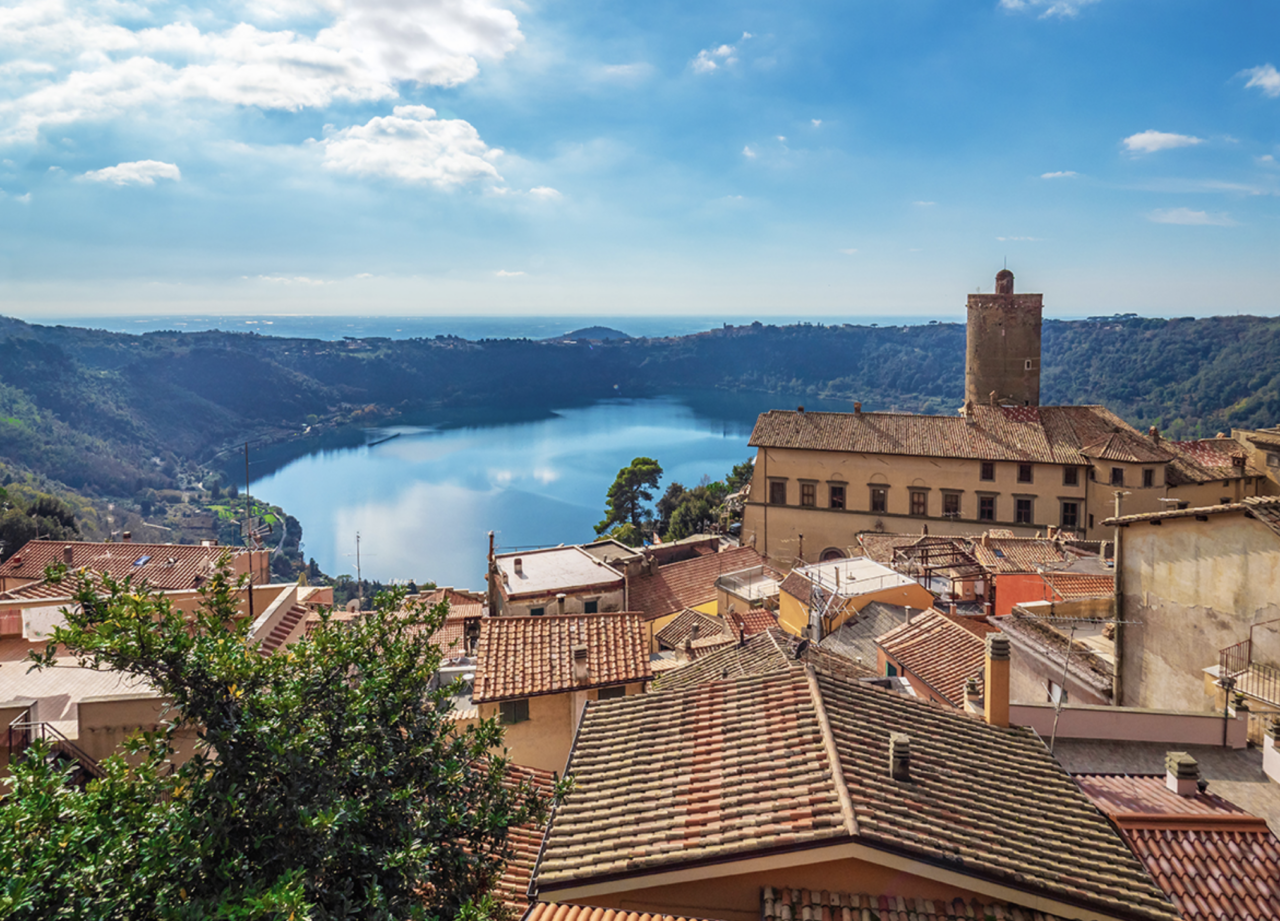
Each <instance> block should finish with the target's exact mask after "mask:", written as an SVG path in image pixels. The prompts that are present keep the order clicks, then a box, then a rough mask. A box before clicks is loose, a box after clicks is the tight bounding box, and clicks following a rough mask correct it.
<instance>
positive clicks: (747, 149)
mask: <svg viewBox="0 0 1280 921" xmlns="http://www.w3.org/2000/svg"><path fill="white" fill-rule="evenodd" d="M742 155H743V156H744V157H746V158H747V159H748V160H754V159H755V158H756V152H755V151H754V150H752V149H751V145H750V144H744V145H743V147H742Z"/></svg>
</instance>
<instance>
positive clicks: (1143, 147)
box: [1123, 128, 1204, 153]
mask: <svg viewBox="0 0 1280 921" xmlns="http://www.w3.org/2000/svg"><path fill="white" fill-rule="evenodd" d="M1123 143H1124V146H1125V149H1126V150H1128V151H1129V152H1130V153H1155V152H1156V151H1157V150H1172V149H1173V148H1175V147H1194V146H1195V145H1196V144H1203V143H1204V138H1198V137H1192V136H1191V135H1189V134H1169V133H1168V132H1166V131H1152V130H1151V129H1150V128H1148V129H1147V130H1146V131H1140V132H1138V133H1137V134H1131V135H1129V136H1128V137H1127V138H1125V139H1124V142H1123Z"/></svg>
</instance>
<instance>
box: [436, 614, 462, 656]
mask: <svg viewBox="0 0 1280 921" xmlns="http://www.w3.org/2000/svg"><path fill="white" fill-rule="evenodd" d="M466 630H467V618H465V617H454V616H452V615H450V616H449V617H446V618H445V619H444V623H443V624H441V625H440V629H439V630H437V631H436V632H435V633H433V634H431V642H433V643H435V644H436V645H437V646H439V647H440V652H441V653H443V654H444V655H445V656H450V655H463V654H464V653H465V649H464V645H465V637H466Z"/></svg>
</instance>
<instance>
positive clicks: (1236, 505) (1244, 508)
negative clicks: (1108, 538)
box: [1102, 496, 1280, 536]
mask: <svg viewBox="0 0 1280 921" xmlns="http://www.w3.org/2000/svg"><path fill="white" fill-rule="evenodd" d="M1237 512H1242V513H1244V514H1245V515H1247V516H1249V517H1251V518H1254V519H1256V520H1258V521H1260V522H1262V523H1263V524H1264V525H1266V526H1267V527H1268V528H1270V529H1271V530H1272V531H1275V532H1276V535H1277V536H1280V496H1248V497H1247V498H1245V500H1244V501H1243V502H1229V503H1227V504H1226V505H1206V506H1204V507H1202V508H1180V509H1173V510H1172V511H1168V512H1147V513H1146V514H1144V515H1121V516H1120V517H1119V518H1108V519H1106V520H1105V521H1104V522H1102V524H1103V526H1104V527H1108V528H1109V527H1113V526H1115V525H1121V526H1123V525H1130V524H1137V523H1138V522H1141V521H1168V520H1170V519H1174V518H1203V517H1206V516H1208V515H1229V514H1234V513H1237Z"/></svg>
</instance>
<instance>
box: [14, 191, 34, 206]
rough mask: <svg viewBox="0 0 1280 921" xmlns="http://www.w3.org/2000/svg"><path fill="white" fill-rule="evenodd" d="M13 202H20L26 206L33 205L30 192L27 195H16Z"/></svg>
mask: <svg viewBox="0 0 1280 921" xmlns="http://www.w3.org/2000/svg"><path fill="white" fill-rule="evenodd" d="M13 200H14V201H20V202H22V203H23V204H24V205H29V204H31V193H30V192H28V193H27V194H26V195H15V196H14V199H13Z"/></svg>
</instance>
